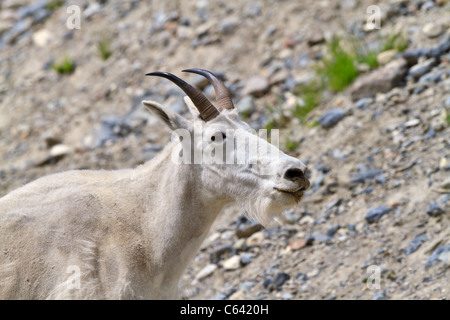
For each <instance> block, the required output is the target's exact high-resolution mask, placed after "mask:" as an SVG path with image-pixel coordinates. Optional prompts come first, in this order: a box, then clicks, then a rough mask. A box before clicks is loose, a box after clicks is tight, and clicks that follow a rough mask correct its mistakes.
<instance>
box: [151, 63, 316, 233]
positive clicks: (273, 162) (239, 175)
mask: <svg viewBox="0 0 450 320" xmlns="http://www.w3.org/2000/svg"><path fill="white" fill-rule="evenodd" d="M184 71H185V72H192V73H197V74H200V75H202V76H205V77H206V78H207V79H208V80H209V81H210V82H211V83H212V85H213V87H214V91H215V93H216V102H217V107H215V106H214V105H213V104H212V103H211V102H210V101H209V100H208V99H207V98H206V96H205V95H204V94H203V93H202V92H201V91H200V90H198V89H196V88H194V87H192V86H191V85H189V84H188V83H186V82H185V81H183V80H181V79H180V78H178V77H176V76H175V75H173V74H170V73H165V72H153V73H148V74H147V75H152V76H160V77H164V78H166V79H169V80H171V81H172V82H174V83H175V84H176V85H178V86H179V87H180V88H181V89H182V90H183V91H184V92H185V93H186V95H187V97H185V102H186V104H187V105H188V107H189V110H190V112H191V114H192V115H193V120H187V119H186V118H184V117H182V116H181V115H179V114H177V113H175V112H174V111H172V110H171V109H170V108H167V107H165V106H162V105H160V104H158V103H157V102H153V101H143V104H144V105H145V106H146V107H147V108H148V109H149V110H151V111H153V112H154V113H155V114H156V115H158V116H159V117H160V118H161V119H162V120H163V121H164V122H165V123H166V124H167V125H168V126H169V128H170V129H172V130H173V132H174V134H173V140H175V142H174V143H176V144H177V145H176V148H174V149H173V150H174V152H173V154H172V161H175V162H177V163H178V164H192V165H196V166H197V167H196V168H200V170H201V179H202V185H203V186H204V187H205V188H206V190H207V191H208V192H211V193H212V195H213V196H215V197H217V198H218V199H224V200H231V201H235V202H237V203H238V204H239V205H241V206H242V207H243V208H244V209H245V211H246V213H247V215H248V216H249V217H251V218H253V219H255V220H257V221H258V222H260V223H262V224H263V225H269V224H270V223H271V222H272V221H276V220H277V218H278V217H279V215H280V214H281V212H282V211H283V209H285V208H287V207H289V206H293V205H295V204H297V203H298V202H299V201H300V200H301V198H302V196H303V192H304V191H305V190H306V189H307V188H308V187H309V180H308V179H307V178H306V177H305V171H306V166H305V165H304V164H303V163H302V162H301V161H300V160H298V159H296V158H293V157H291V156H288V155H286V154H285V153H283V152H282V151H280V150H279V149H278V148H277V147H275V146H274V145H273V144H271V143H269V142H268V141H267V140H265V139H263V138H262V137H259V136H258V135H256V134H255V132H252V130H251V128H250V126H249V125H248V124H247V123H245V122H243V121H241V120H240V118H239V115H238V112H237V109H236V108H235V107H234V105H233V102H232V100H231V96H230V93H229V92H228V89H227V88H226V87H225V85H224V84H223V83H222V82H221V81H220V80H219V79H218V78H217V77H216V76H215V75H214V74H213V73H211V72H209V71H207V70H202V69H189V70H184ZM263 133H264V132H263ZM266 136H267V135H266Z"/></svg>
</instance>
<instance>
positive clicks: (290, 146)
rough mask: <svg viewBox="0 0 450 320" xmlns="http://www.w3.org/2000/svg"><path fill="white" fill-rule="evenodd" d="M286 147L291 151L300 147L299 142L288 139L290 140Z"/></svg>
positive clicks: (287, 141)
mask: <svg viewBox="0 0 450 320" xmlns="http://www.w3.org/2000/svg"><path fill="white" fill-rule="evenodd" d="M284 145H285V146H286V149H288V150H289V151H292V150H295V149H296V148H297V147H298V145H299V142H297V141H291V140H289V139H288V140H286V142H285V144H284Z"/></svg>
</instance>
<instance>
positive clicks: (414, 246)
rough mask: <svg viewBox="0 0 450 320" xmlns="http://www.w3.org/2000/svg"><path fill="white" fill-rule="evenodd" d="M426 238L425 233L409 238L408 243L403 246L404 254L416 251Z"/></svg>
mask: <svg viewBox="0 0 450 320" xmlns="http://www.w3.org/2000/svg"><path fill="white" fill-rule="evenodd" d="M427 240H428V235H427V234H426V233H424V234H421V235H419V236H417V237H415V238H414V239H412V240H411V242H410V243H409V245H408V246H407V247H406V248H405V255H407V256H409V255H410V254H411V253H413V252H415V251H417V249H419V248H420V246H421V245H422V243H424V242H425V241H427Z"/></svg>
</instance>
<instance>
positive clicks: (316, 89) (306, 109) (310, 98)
mask: <svg viewBox="0 0 450 320" xmlns="http://www.w3.org/2000/svg"><path fill="white" fill-rule="evenodd" d="M322 92H323V88H322V85H320V84H319V83H317V82H311V83H309V84H307V85H303V86H301V87H299V88H298V90H297V91H296V94H297V95H298V96H299V97H300V98H302V100H303V102H304V105H303V106H300V105H298V104H297V105H296V106H295V109H294V112H293V116H294V117H296V118H297V119H299V120H300V122H301V123H305V122H306V118H307V116H308V114H309V113H310V112H311V111H312V110H314V109H315V108H316V107H317V106H318V105H319V103H320V100H321V96H322Z"/></svg>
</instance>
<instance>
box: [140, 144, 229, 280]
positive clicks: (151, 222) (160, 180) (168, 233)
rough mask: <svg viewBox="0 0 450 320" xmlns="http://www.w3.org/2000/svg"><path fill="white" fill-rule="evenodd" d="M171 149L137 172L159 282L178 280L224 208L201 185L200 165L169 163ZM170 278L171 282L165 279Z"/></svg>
mask: <svg viewBox="0 0 450 320" xmlns="http://www.w3.org/2000/svg"><path fill="white" fill-rule="evenodd" d="M173 147H174V145H173V144H171V145H169V146H167V147H166V148H165V149H164V150H163V152H162V153H161V154H160V155H158V156H157V157H156V158H155V159H153V160H152V161H150V162H148V163H146V164H145V165H143V166H142V167H140V168H138V169H137V170H138V171H137V173H138V174H139V175H140V177H142V179H144V180H145V179H147V181H143V185H144V186H145V187H143V190H142V193H143V194H144V195H145V196H144V208H148V209H147V210H146V211H147V212H146V215H147V221H146V222H147V226H148V230H147V232H149V235H150V236H151V237H152V242H153V246H152V247H153V248H152V250H153V252H152V256H153V260H154V263H156V264H157V265H156V266H155V265H154V266H152V267H153V268H155V267H156V268H158V267H159V266H158V265H160V266H161V267H163V268H164V269H165V270H162V273H163V279H161V281H163V282H170V281H171V280H173V281H177V280H175V279H172V278H173V277H175V278H177V277H178V278H179V277H181V275H182V273H183V271H184V269H185V268H186V267H187V265H188V263H189V262H190V261H191V260H192V258H193V257H194V256H195V254H196V252H197V251H198V249H199V247H200V246H201V244H202V242H203V240H204V238H205V236H206V235H207V233H208V231H209V229H210V227H211V225H212V224H213V222H214V219H215V218H216V216H217V214H218V213H219V212H220V211H221V210H222V208H223V207H224V206H225V205H226V204H227V202H229V201H227V200H225V199H220V197H219V198H218V197H217V196H216V195H215V194H214V193H213V192H211V191H208V190H206V188H205V187H204V186H203V185H202V182H201V181H202V179H201V175H202V170H203V168H202V167H201V165H190V164H181V165H177V164H175V163H174V162H172V160H171V152H172V150H173ZM167 277H171V279H167Z"/></svg>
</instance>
